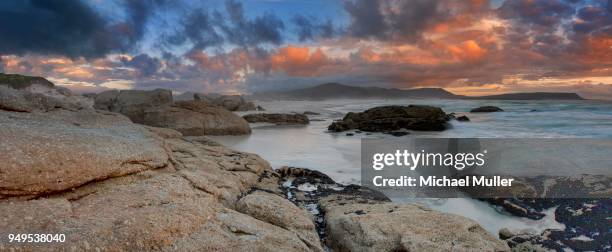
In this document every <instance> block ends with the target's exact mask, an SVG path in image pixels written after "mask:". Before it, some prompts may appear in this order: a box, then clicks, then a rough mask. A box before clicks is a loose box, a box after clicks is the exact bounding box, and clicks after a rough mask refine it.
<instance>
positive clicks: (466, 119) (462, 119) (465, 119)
mask: <svg viewBox="0 0 612 252" xmlns="http://www.w3.org/2000/svg"><path fill="white" fill-rule="evenodd" d="M457 121H460V122H469V121H470V118H469V117H467V116H464V115H462V116H458V117H457Z"/></svg>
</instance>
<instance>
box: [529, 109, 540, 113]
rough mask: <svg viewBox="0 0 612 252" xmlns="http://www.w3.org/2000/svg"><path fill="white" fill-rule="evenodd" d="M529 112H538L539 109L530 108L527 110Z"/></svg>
mask: <svg viewBox="0 0 612 252" xmlns="http://www.w3.org/2000/svg"><path fill="white" fill-rule="evenodd" d="M529 112H540V111H539V110H537V109H532V110H529Z"/></svg>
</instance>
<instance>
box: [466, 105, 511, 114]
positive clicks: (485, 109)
mask: <svg viewBox="0 0 612 252" xmlns="http://www.w3.org/2000/svg"><path fill="white" fill-rule="evenodd" d="M502 111H504V110H503V109H501V108H499V107H495V106H482V107H478V108H474V109H472V110H470V112H472V113H490V112H502Z"/></svg>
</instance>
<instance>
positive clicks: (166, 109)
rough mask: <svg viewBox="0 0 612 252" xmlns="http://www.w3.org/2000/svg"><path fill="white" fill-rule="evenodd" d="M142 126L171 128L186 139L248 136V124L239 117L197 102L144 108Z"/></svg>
mask: <svg viewBox="0 0 612 252" xmlns="http://www.w3.org/2000/svg"><path fill="white" fill-rule="evenodd" d="M142 124H145V125H149V126H154V127H162V128H170V129H175V130H177V131H179V132H181V133H182V134H183V135H186V136H201V135H244V134H250V133H251V128H250V127H249V123H248V122H247V121H245V120H244V119H243V118H241V117H240V116H238V115H236V114H234V113H232V112H230V111H227V110H225V109H222V108H219V107H216V106H210V105H209V104H207V103H205V102H201V101H178V102H175V103H173V104H171V105H166V106H160V107H154V108H150V109H147V110H145V111H144V112H143V119H142Z"/></svg>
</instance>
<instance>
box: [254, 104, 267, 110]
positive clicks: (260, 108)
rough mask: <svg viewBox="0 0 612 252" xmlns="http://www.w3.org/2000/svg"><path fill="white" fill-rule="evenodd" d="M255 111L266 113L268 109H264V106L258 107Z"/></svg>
mask: <svg viewBox="0 0 612 252" xmlns="http://www.w3.org/2000/svg"><path fill="white" fill-rule="evenodd" d="M255 110H257V111H266V109H264V108H263V107H262V106H259V105H257V107H256V108H255Z"/></svg>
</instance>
